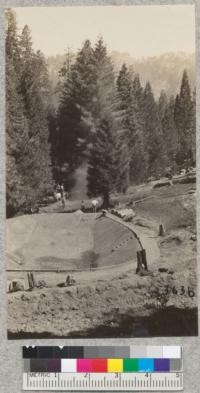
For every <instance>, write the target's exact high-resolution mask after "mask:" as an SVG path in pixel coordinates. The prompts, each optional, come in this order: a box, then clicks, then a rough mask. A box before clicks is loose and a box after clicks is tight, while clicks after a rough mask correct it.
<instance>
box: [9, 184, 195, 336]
mask: <svg viewBox="0 0 200 393" xmlns="http://www.w3.org/2000/svg"><path fill="white" fill-rule="evenodd" d="M172 188H173V189H172ZM172 188H170V189H169V188H166V187H163V189H162V190H161V189H159V190H158V189H157V190H155V189H154V190H152V187H150V185H147V186H146V188H145V187H141V186H138V187H136V188H135V189H132V190H131V191H132V193H129V194H128V195H126V196H123V195H122V196H118V198H117V196H115V197H114V198H115V203H116V204H119V203H120V204H124V205H126V204H127V203H128V204H129V206H130V205H132V206H133V208H134V210H135V211H136V213H137V214H136V217H135V218H134V221H133V223H132V225H133V227H134V230H135V231H136V232H137V234H138V236H139V237H140V239H141V241H142V243H143V245H144V247H145V249H146V251H147V261H148V267H149V271H150V274H149V275H147V276H138V275H136V274H135V269H136V258H135V255H136V251H137V247H138V245H137V243H136V239H131V238H130V237H131V232H130V231H129V230H128V229H127V228H123V227H122V226H121V225H118V224H117V223H114V222H111V221H110V220H109V219H106V218H105V219H102V218H100V219H96V218H97V216H95V219H94V215H93V214H87V215H86V214H77V213H75V217H76V219H75V222H77V217H79V220H78V224H77V225H76V224H74V225H75V227H74V226H73V224H72V221H70V223H71V224H70V225H71V228H70V225H69V221H68V217H69V216H74V214H73V215H71V214H60V213H59V214H57V215H55V214H46V215H45V214H42V215H37V218H35V217H36V216H26V217H22V221H21V222H22V224H21V231H20V232H19V231H18V226H17V225H16V221H15V220H17V219H14V220H13V223H14V224H13V228H14V233H13V234H12V235H11V237H8V242H7V249H8V254H12V255H13V253H15V250H16V249H17V250H18V249H19V248H20V247H18V246H19V244H20V245H21V248H20V250H21V253H25V252H26V253H27V254H26V255H28V256H30V259H29V258H27V262H26V263H27V264H28V265H27V266H28V267H29V266H30V265H29V263H30V261H31V264H33V263H34V265H35V263H36V264H37V266H41V259H39V260H38V258H41V257H44V256H45V257H49V256H52V259H51V261H48V259H46V260H43V264H42V266H52V264H53V265H55V266H56V268H57V266H59V267H60V265H61V264H62V265H64V264H66V263H67V264H68V263H69V266H70V268H71V266H72V265H73V264H74V263H75V265H76V264H77V263H78V264H79V263H83V261H84V258H83V255H85V254H84V253H85V252H88V251H90V252H91V250H92V252H93V253H94V255H95V256H96V258H97V259H96V261H97V263H98V266H97V267H98V269H97V270H92V271H90V270H88V268H87V270H82V271H76V272H73V277H74V278H75V281H76V283H75V285H74V286H72V287H65V288H59V287H57V284H58V283H60V282H64V281H65V278H66V273H64V272H59V271H58V270H59V269H57V270H56V272H55V273H50V272H37V273H36V280H45V281H46V283H47V286H48V287H47V288H43V289H34V290H33V291H27V290H25V291H20V292H16V293H9V294H8V333H9V337H10V338H20V337H24V338H26V337H108V336H109V337H130V336H132V337H133V336H137V337H138V336H139V337H143V336H162V335H163V336H170V335H172V336H173V335H174V336H176V335H183V336H184V335H196V334H197V282H196V237H195V234H196V226H195V225H196V224H195V214H196V213H195V210H196V209H195V207H196V201H195V194H194V193H190V192H191V188H192V187H191V185H176V186H174V187H172ZM192 192H193V191H192ZM139 198H140V199H143V198H147V199H146V201H145V200H144V201H142V202H137V203H136V204H135V201H138V200H139ZM57 216H58V222H57V224H56V225H55V228H53V225H52V227H51V220H52V222H54V219H55V218H54V219H53V217H57ZM82 216H83V217H84V219H87V221H85V222H84V221H80V217H82ZM40 217H41V218H40ZM26 219H27V222H28V226H29V229H30V232H31V236H29V234H28V232H29V231H24V227H26V225H25V223H24V222H25V221H26ZM32 220H33V222H34V223H35V220H36V221H37V220H42V223H43V224H42V225H43V227H42V228H43V230H42V229H41V231H40V232H39V233H40V236H39V235H38V234H37V235H35V233H36V232H35V226H34V225H35V224H34V223H33V222H32ZM43 220H44V221H43ZM69 220H72V218H70V219H69ZM8 221H10V220H8ZM159 223H162V224H163V225H164V228H165V235H164V236H163V237H158V236H157V234H158V225H159ZM45 225H46V227H45ZM50 227H51V230H50ZM72 227H73V228H74V230H73V231H74V234H71V233H70V235H69V232H73V231H72ZM26 228H27V227H26ZM52 228H53V229H54V231H53V229H52ZM57 230H58V232H59V234H58V233H57V234H56V235H55V236H56V242H55V243H56V244H57V245H59V244H60V251H58V254H57V253H56V257H57V258H61V259H62V263H61V262H59V263H58V261H57V260H56V258H54V257H55V253H54V252H53V250H54V249H55V245H53V244H50V243H51V242H53V241H54V237H53V233H55V232H56V231H57ZM23 231H24V232H26V234H25V236H24V237H23ZM16 234H17V236H18V238H17V236H16ZM12 236H13V237H12ZM35 236H36V237H35ZM43 237H44V239H45V240H44V241H45V247H44V243H43V242H42V239H43ZM78 237H79V240H78ZM81 237H82V241H81V242H80V238H81ZM16 238H17V240H16ZM61 238H62V239H61ZM33 239H34V241H33V246H34V247H33V250H32V251H29V248H30V244H32V240H33ZM76 239H77V242H78V247H75V249H77V251H76V253H75V254H73V252H74V251H73V250H72V251H70V247H71V248H72V249H73V248H74V244H75V243H74V242H76ZM60 241H61V243H60ZM124 241H125V242H126V243H125V244H123V245H121V246H120V244H122V243H124ZM16 242H17V243H16ZM23 242H24V243H23ZM18 243H19V244H18ZM22 243H23V244H24V245H23V244H22ZM80 244H81V246H80ZM28 245H29V247H28ZM116 245H118V246H119V247H117V249H116V250H115V251H112V250H113V249H115V247H116ZM57 248H58V247H57ZM63 249H64V250H65V255H64V254H63V253H64V251H63ZM68 249H69V253H68V256H67V258H66V252H67V250H68ZM18 255H19V253H18ZM35 255H36V259H37V261H36V262H35V259H34V258H35V257H34V258H33V256H35ZM86 255H87V254H86ZM88 258H89V254H88ZM63 259H64V261H63ZM25 260H26V258H25ZM77 261H79V262H77ZM81 261H82V262H81ZM16 265H17V266H16ZM113 265H115V266H113ZM9 266H12V267H13V266H16V269H17V268H20V269H22V267H21V266H20V265H19V264H18V263H16V262H13V261H12V258H11V259H10V257H9V258H8V267H9ZM32 266H33V265H32ZM77 266H79V267H80V265H76V267H77ZM32 268H33V267H32ZM7 274H8V280H12V279H14V278H17V279H20V280H24V279H25V277H26V276H25V275H24V272H20V271H19V272H8V273H7Z"/></svg>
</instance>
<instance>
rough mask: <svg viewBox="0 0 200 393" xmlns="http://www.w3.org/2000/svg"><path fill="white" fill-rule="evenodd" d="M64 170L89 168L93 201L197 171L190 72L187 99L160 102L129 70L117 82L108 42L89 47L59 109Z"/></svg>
mask: <svg viewBox="0 0 200 393" xmlns="http://www.w3.org/2000/svg"><path fill="white" fill-rule="evenodd" d="M57 155H58V157H59V160H60V162H59V165H60V166H62V165H63V164H65V165H66V164H67V166H68V168H70V169H69V171H70V172H72V171H73V170H74V169H75V168H76V167H78V166H79V165H80V164H81V163H82V162H83V161H86V162H87V163H88V195H99V194H101V195H103V197H104V201H105V204H107V203H108V199H109V193H110V192H111V191H120V192H125V191H126V189H127V188H128V186H129V184H133V183H140V182H143V181H146V180H147V179H148V178H149V177H152V176H155V177H158V176H161V175H163V174H164V173H165V171H166V170H167V168H168V167H171V170H172V171H174V172H175V171H177V170H178V169H179V168H181V167H183V166H186V165H194V164H195V93H192V92H191V90H190V85H189V81H188V76H187V72H186V70H185V71H184V73H183V78H182V83H181V86H180V93H179V94H178V95H177V96H176V97H173V96H172V97H169V98H168V97H167V95H166V94H165V92H164V91H161V93H160V97H159V99H158V100H156V99H155V97H154V94H153V91H152V88H151V85H150V83H149V82H147V83H146V85H145V86H144V87H143V86H142V85H141V83H140V77H139V75H138V74H137V75H134V74H133V72H132V70H131V71H130V70H129V69H128V67H127V66H126V64H123V66H122V68H121V70H120V71H119V74H118V76H117V78H116V77H115V74H114V70H113V65H112V61H111V58H110V57H109V56H108V53H107V49H106V46H105V44H104V43H103V40H102V39H99V40H98V41H97V43H96V44H95V46H94V47H92V45H91V43H90V41H89V40H86V41H85V43H84V44H83V47H82V48H81V50H80V51H79V52H78V54H77V57H76V60H75V62H73V64H72V65H71V67H70V68H68V72H66V74H65V80H64V83H63V85H62V91H61V98H60V105H59V110H58V153H57Z"/></svg>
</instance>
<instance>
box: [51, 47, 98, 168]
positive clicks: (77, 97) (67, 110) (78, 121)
mask: <svg viewBox="0 0 200 393" xmlns="http://www.w3.org/2000/svg"><path fill="white" fill-rule="evenodd" d="M93 68H94V65H93V49H92V47H91V43H90V41H89V40H86V41H85V42H84V45H83V47H82V49H81V50H80V51H79V52H78V55H77V58H76V61H75V63H74V64H72V66H71V68H70V70H68V72H67V74H66V79H65V82H64V84H63V89H62V93H61V98H60V105H59V110H58V130H59V146H58V148H59V160H60V166H62V164H63V163H68V164H69V166H70V167H71V169H72V170H73V169H75V168H76V167H78V166H79V165H80V163H81V161H82V160H83V153H84V151H85V149H86V145H87V142H88V137H89V127H88V126H87V124H86V122H84V121H83V116H85V117H86V114H87V113H88V111H89V110H90V108H91V105H92V97H93V92H94V84H95V80H94V73H93Z"/></svg>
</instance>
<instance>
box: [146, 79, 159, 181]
mask: <svg viewBox="0 0 200 393" xmlns="http://www.w3.org/2000/svg"><path fill="white" fill-rule="evenodd" d="M143 108H144V132H145V138H144V143H145V152H146V155H147V169H146V177H148V176H152V175H159V174H160V173H161V170H162V167H163V162H162V150H163V148H162V147H163V145H162V130H161V124H160V119H159V114H158V108H157V104H156V102H155V99H154V95H153V93H152V89H151V85H150V83H149V82H147V84H146V86H145V90H144V97H143Z"/></svg>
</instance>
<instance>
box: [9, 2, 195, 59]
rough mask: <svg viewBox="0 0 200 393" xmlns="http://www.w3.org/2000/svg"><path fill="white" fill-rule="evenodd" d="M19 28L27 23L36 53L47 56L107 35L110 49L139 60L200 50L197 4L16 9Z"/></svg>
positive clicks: (106, 38) (106, 39) (78, 46)
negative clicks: (196, 37) (196, 16)
mask: <svg viewBox="0 0 200 393" xmlns="http://www.w3.org/2000/svg"><path fill="white" fill-rule="evenodd" d="M15 11H16V14H17V20H18V25H19V27H20V28H21V27H23V26H24V25H25V24H28V25H29V27H30V28H31V31H32V38H33V44H34V48H35V49H40V50H41V51H42V52H43V53H45V54H46V55H55V54H62V53H64V52H65V51H66V49H67V47H70V48H71V49H72V50H74V51H76V50H77V49H78V48H80V47H81V44H82V42H83V41H84V40H85V39H86V38H89V39H90V40H91V41H92V43H93V42H95V40H96V39H97V37H98V36H99V35H102V36H103V38H104V40H105V42H106V44H107V46H108V49H109V50H118V51H120V52H129V53H130V54H131V55H132V56H134V57H143V56H144V57H146V56H154V55H159V54H161V53H164V52H177V51H184V52H189V53H191V52H194V51H195V9H194V6H193V5H167V6H165V5H160V6H159V5H156V6H154V5H153V6H90V7H87V6H82V7H80V6H77V7H69V6H68V7H18V8H15Z"/></svg>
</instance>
